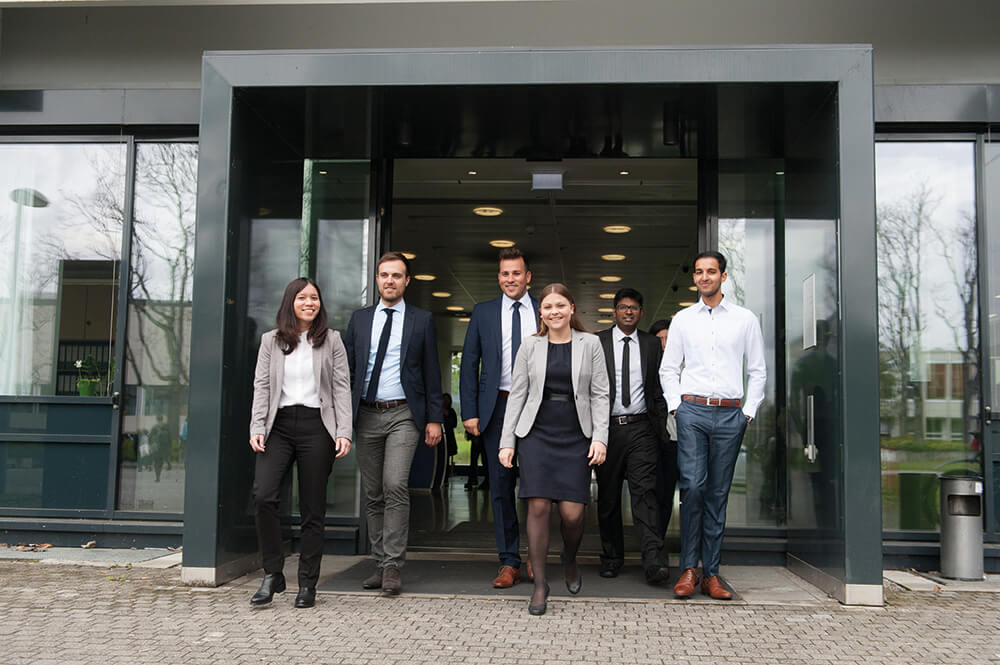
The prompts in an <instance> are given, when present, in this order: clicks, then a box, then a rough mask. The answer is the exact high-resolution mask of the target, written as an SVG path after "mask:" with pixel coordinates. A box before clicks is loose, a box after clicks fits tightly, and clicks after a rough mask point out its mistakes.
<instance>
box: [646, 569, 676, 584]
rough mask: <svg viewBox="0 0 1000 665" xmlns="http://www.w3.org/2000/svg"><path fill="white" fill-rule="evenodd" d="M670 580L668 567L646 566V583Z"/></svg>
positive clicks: (659, 582)
mask: <svg viewBox="0 0 1000 665" xmlns="http://www.w3.org/2000/svg"><path fill="white" fill-rule="evenodd" d="M669 580H670V569H669V568H668V567H666V566H647V567H646V584H663V583H664V582H667V581H669Z"/></svg>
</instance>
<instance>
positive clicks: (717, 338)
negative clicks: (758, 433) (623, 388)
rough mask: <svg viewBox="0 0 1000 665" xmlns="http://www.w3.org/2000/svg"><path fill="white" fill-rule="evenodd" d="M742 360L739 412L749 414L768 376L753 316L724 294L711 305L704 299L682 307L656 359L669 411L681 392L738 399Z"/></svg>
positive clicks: (757, 403)
mask: <svg viewBox="0 0 1000 665" xmlns="http://www.w3.org/2000/svg"><path fill="white" fill-rule="evenodd" d="M744 360H745V361H746V367H747V378H748V381H747V389H746V399H744V400H743V413H744V414H746V415H747V416H749V417H751V418H753V417H754V416H755V415H756V414H757V407H759V406H760V403H761V402H762V401H763V399H764V386H765V383H766V381H767V367H766V366H765V364H764V335H763V334H762V333H761V331H760V321H758V320H757V315H756V314H754V313H753V312H751V311H750V310H748V309H746V308H745V307H740V306H739V305H737V304H736V303H733V302H730V299H729V298H727V297H723V299H722V302H720V303H719V304H718V305H717V306H716V307H715V309H712V308H710V307H708V306H707V305H705V302H704V301H703V300H699V301H698V302H697V303H695V304H694V305H691V306H690V307H687V308H685V309H682V310H681V311H680V312H678V313H677V315H676V316H674V320H673V321H672V322H671V324H670V335H669V336H668V337H667V348H666V349H664V351H663V361H662V362H661V363H660V383H661V384H662V385H663V396H664V397H665V398H666V400H667V410H668V411H673V410H675V409H676V408H677V407H678V405H680V403H681V395H701V396H702V397H719V398H722V399H742V398H743V362H744ZM682 366H683V371H682V369H681V368H682Z"/></svg>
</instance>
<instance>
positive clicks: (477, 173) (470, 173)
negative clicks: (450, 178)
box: [469, 171, 479, 175]
mask: <svg viewBox="0 0 1000 665" xmlns="http://www.w3.org/2000/svg"><path fill="white" fill-rule="evenodd" d="M469 175H479V171H469Z"/></svg>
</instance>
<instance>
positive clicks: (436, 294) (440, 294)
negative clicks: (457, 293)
mask: <svg viewBox="0 0 1000 665" xmlns="http://www.w3.org/2000/svg"><path fill="white" fill-rule="evenodd" d="M431 295H432V296H434V297H435V298H450V297H451V291H434V292H432V293H431Z"/></svg>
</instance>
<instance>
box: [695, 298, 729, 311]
mask: <svg viewBox="0 0 1000 665" xmlns="http://www.w3.org/2000/svg"><path fill="white" fill-rule="evenodd" d="M712 309H722V310H726V311H729V305H728V303H727V301H726V295H725V294H722V300H720V301H719V304H718V305H716V306H715V307H709V306H708V305H706V304H705V299H704V298H698V310H699V311H706V312H707V311H710V310H712Z"/></svg>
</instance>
